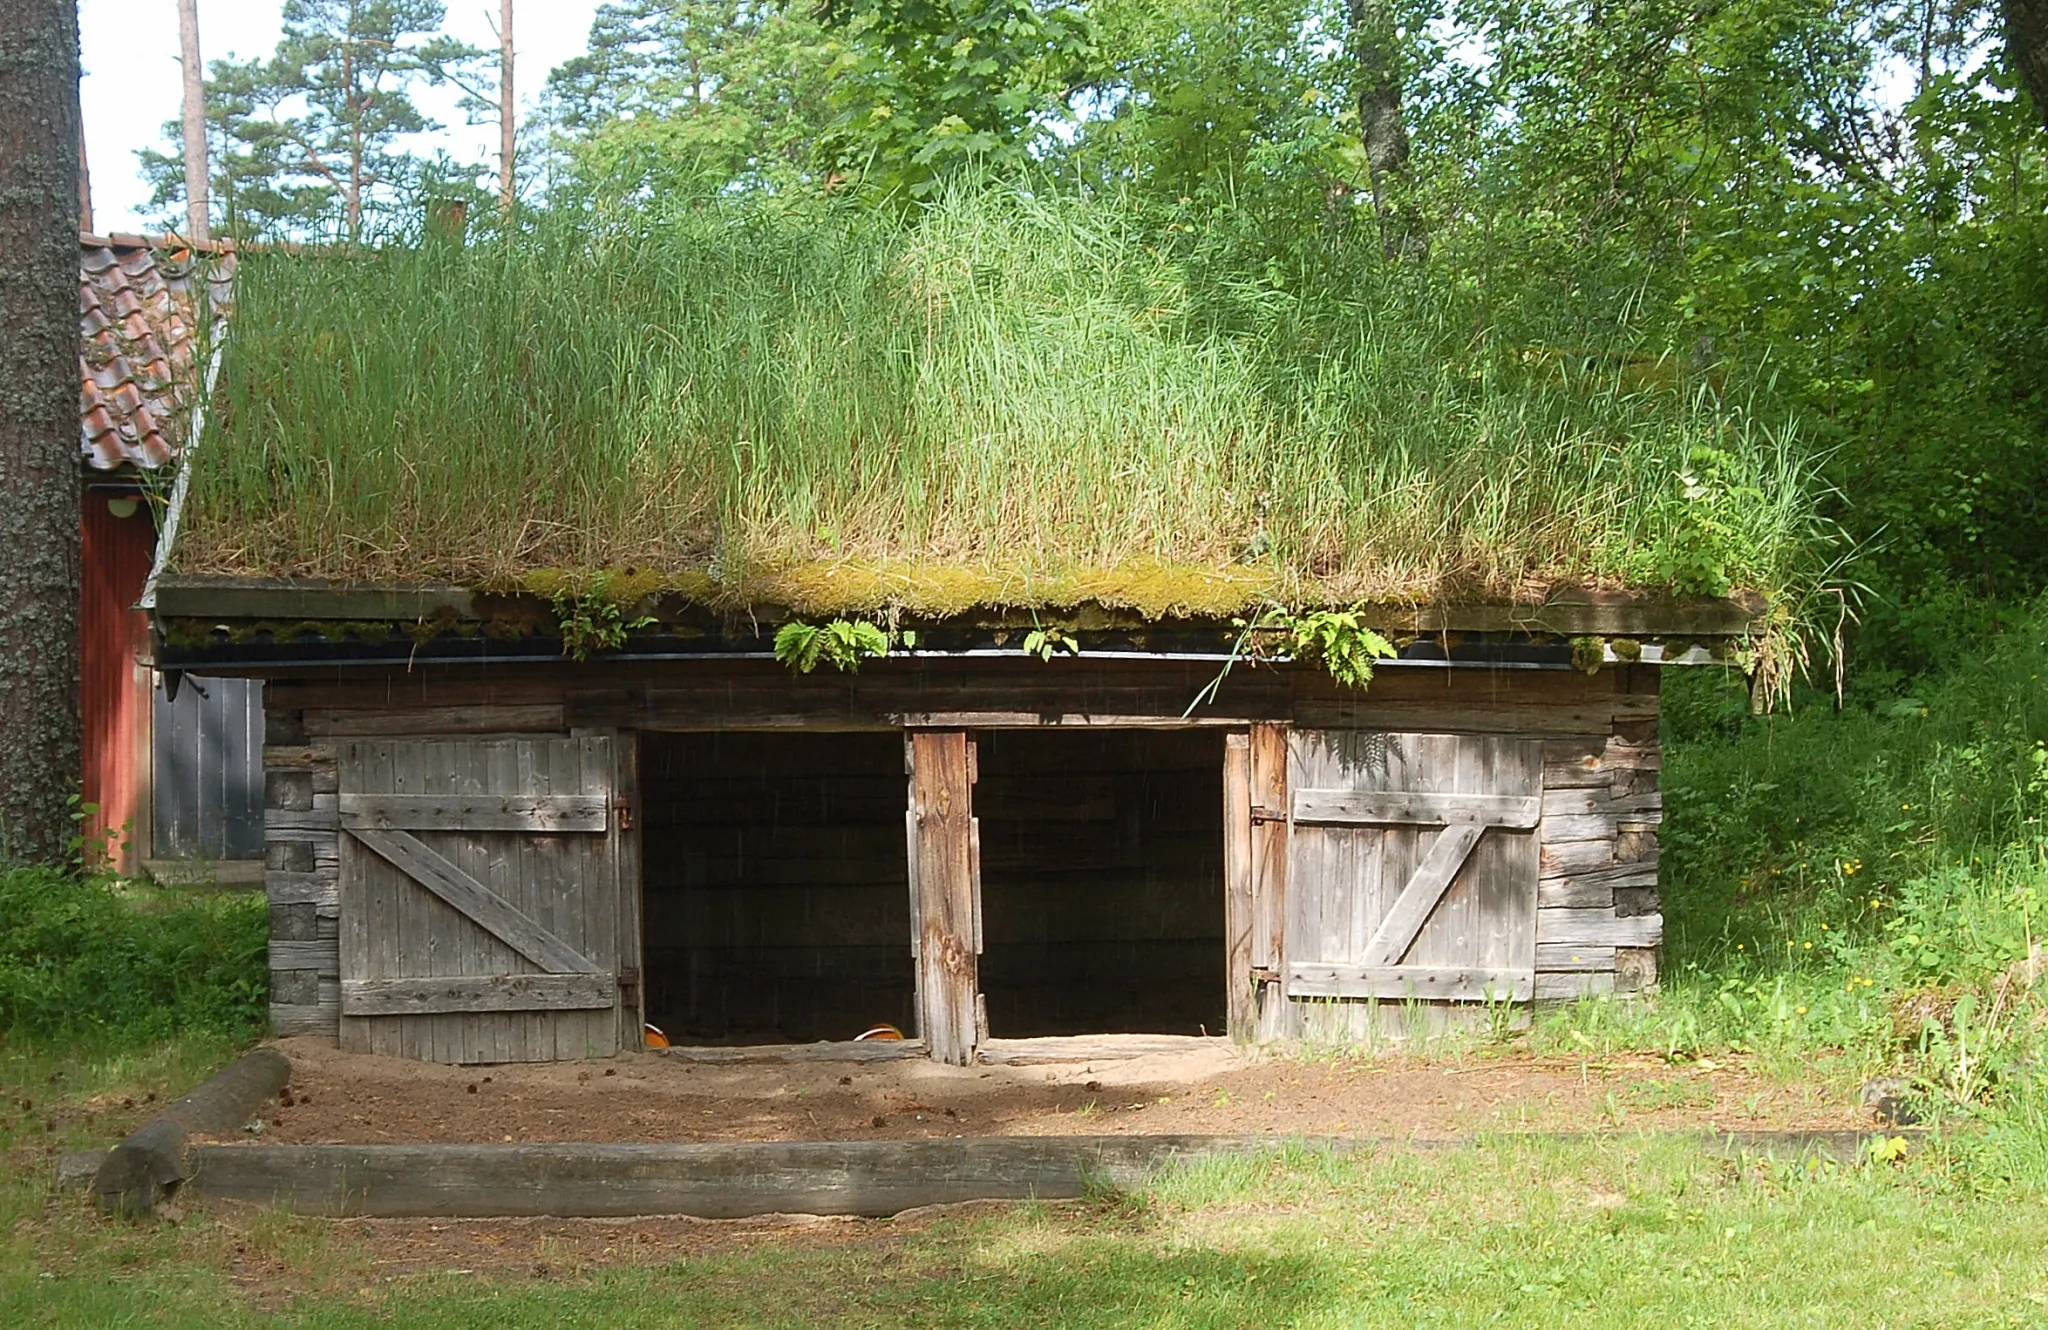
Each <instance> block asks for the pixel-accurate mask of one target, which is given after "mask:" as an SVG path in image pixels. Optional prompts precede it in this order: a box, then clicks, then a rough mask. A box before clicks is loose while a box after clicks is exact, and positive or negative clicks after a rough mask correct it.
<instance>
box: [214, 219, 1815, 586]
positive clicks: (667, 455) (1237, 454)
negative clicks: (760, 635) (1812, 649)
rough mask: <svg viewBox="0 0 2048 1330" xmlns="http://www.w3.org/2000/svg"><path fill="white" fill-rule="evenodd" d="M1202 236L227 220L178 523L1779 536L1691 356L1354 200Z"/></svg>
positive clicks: (1757, 480)
mask: <svg viewBox="0 0 2048 1330" xmlns="http://www.w3.org/2000/svg"><path fill="white" fill-rule="evenodd" d="M1206 243H1207V242H1206V241H1205V239H1204V238H1203V237H1201V236H1199V235H1193V234H1189V233H1183V232H1173V233H1163V234H1147V233H1146V231H1145V230H1144V229H1143V228H1142V227H1141V225H1140V224H1139V222H1138V221H1137V220H1136V219H1135V218H1134V217H1133V216H1132V215H1130V214H1129V213H1128V212H1127V211H1125V210H1123V209H1122V208H1120V207H1119V206H1118V205H1117V204H1115V203H1114V202H1112V201H1099V200H1098V201H1091V200H1083V199H1078V198H1074V197H1067V196H1050V197H1049V196H1042V195H1033V194H1031V193H1028V192H1024V191H1019V190H1016V189H1000V188H992V187H987V188H978V189H962V190H957V191H955V192H953V193H950V194H948V195H946V196H945V197H943V198H942V199H940V200H939V201H938V202H937V203H935V204H934V205H933V206H932V207H930V208H929V209H927V210H924V211H922V212H920V213H919V214H917V215H916V216H914V217H911V218H909V219H903V218H896V217H883V216H875V215H867V214H838V213H831V212H819V213H815V214H813V213H805V212H802V211H792V210H789V209H786V208H778V207H776V206H774V205H772V204H764V203H750V202H743V201H716V202H709V203H704V202H699V203H695V204H692V205H690V206H688V207H677V208H674V209H672V210H669V211H666V212H651V213H649V214H647V215H643V216H637V217H635V218H633V219H632V220H631V222H630V224H625V225H617V224H614V225H609V226H594V225H590V224H587V223H584V224H571V223H569V222H566V221H550V222H546V223H543V224H542V225H541V226H540V227H539V228H538V229H537V230H534V231H532V232H530V233H528V234H523V235H520V236H517V237H514V238H509V239H496V240H490V241H487V242H482V243H475V244H472V245H470V246H468V247H462V246H457V245H451V244H447V243H440V244H435V243H428V244H425V245H420V246H394V247H390V248H385V249H382V250H378V251H375V252H368V253H363V254H360V255H356V256H351V257H334V256H328V257H308V256H288V255H252V256H251V257H250V258H249V259H248V260H247V261H246V262H245V263H244V265H243V267H242V270H241V273H240V276H239V278H238V283H239V289H238V292H237V303H238V308H237V315H236V322H235V326H234V328H233V330H232V334H231V338H230V343H229V350H228V354H227V358H226V362H225V368H224V372H223V375H222V380H221V383H222V387H221V392H222V397H223V401H222V404H221V411H220V414H219V415H218V417H217V418H216V424H215V426H214V427H213V428H214V430H215V432H214V434H213V436H212V437H211V438H209V439H207V440H206V442H205V444H204V446H203V448H202V449H201V451H200V453H199V456H198V459H197V463H196V470H195V473H194V484H193V489H192V495H191V500H190V507H189V510H188V513H187V516H186V525H185V531H184V534H183V536H182V537H181V540H180V547H179V549H178V550H177V552H176V563H177V566H178V567H179V568H180V569H181V570H184V571H192V572H217V573H238V574H260V575H313V576H326V577H334V578H344V579H375V580H414V579H427V580H433V579H450V580H454V581H458V582H465V583H474V584H502V583H516V582H519V581H521V580H522V579H528V580H529V582H530V579H532V578H533V577H534V576H535V575H536V574H543V573H547V572H549V571H550V570H555V571H557V572H559V571H560V570H567V571H568V572H570V573H572V574H573V573H575V572H577V571H578V570H599V569H613V570H616V569H627V568H631V569H636V570H641V571H642V572H643V573H647V572H651V573H653V574H655V575H656V576H657V577H659V578H662V579H668V580H670V581H673V582H675V583H676V584H678V585H697V586H715V587H716V588H718V589H719V591H718V592H717V594H723V595H726V596H729V597H731V598H732V599H734V600H746V599H750V598H758V599H773V600H777V601H779V602H781V603H785V604H793V605H796V606H798V607H799V608H806V609H858V608H871V607H873V606H875V605H878V604H881V603H885V602H896V603H900V604H904V605H906V606H909V607H911V608H915V609H936V610H952V609H959V608H964V607H965V606H966V605H969V604H973V603H977V602H995V603H1008V604H1020V603H1061V602H1063V601H1065V602H1071V601H1074V600H1078V599H1083V598H1094V599H1100V600H1103V601H1106V602H1109V603H1122V604H1127V605H1136V606H1138V607H1140V608H1144V609H1148V610H1151V611H1157V612H1164V611H1167V610H1175V609H1177V610H1183V611H1185V610H1187V609H1190V608H1195V609H1206V610H1221V609H1227V608H1229V607H1230V605H1231V604H1234V603H1244V602H1247V601H1249V600H1250V599H1252V598H1253V597H1255V596H1257V595H1262V594H1272V595H1278V596H1280V597H1282V598H1284V599H1287V600H1289V601H1291V602H1294V603H1302V604H1307V603H1317V602H1338V601H1343V602H1349V601H1354V600H1358V599H1362V598H1375V599H1378V598H1390V599H1398V598H1411V597H1427V596H1436V595H1459V596H1487V597H1503V596H1516V597H1521V596H1527V595H1529V594H1531V593H1532V592H1534V591H1537V590H1540V589H1542V588H1544V587H1548V586H1553V585H1557V584H1563V583H1578V584H1610V585H1611V584H1626V585H1636V586H1655V585H1664V586H1677V587H1680V588H1681V589H1687V590H1707V591H1718V590H1722V589H1726V588H1730V587H1732V588H1747V589H1756V590H1762V591H1765V592H1775V591H1778V590H1781V589H1782V588H1784V587H1785V586H1786V585H1788V584H1789V582H1790V580H1791V579H1792V578H1793V577H1794V576H1795V575H1796V572H1797V569H1798V568H1799V567H1800V566H1801V561H1802V560H1803V559H1804V558H1805V550H1806V548H1807V545H1808V543H1809V538H1810V533H1811V530H1812V521H1813V519H1812V508H1811V504H1812V495H1811V486H1810V482H1809V481H1808V479H1807V475H1806V472H1805V470H1804V467H1803V464H1802V462H1801V460H1800V456H1799V453H1798V450H1797V448H1796V447H1795V445H1794V442H1793V440H1792V439H1791V438H1790V437H1789V434H1788V433H1787V432H1786V431H1785V430H1783V429H1779V428H1771V427H1767V426H1766V424H1764V423H1763V422H1762V421H1760V420H1759V419H1758V418H1756V417H1755V416H1754V415H1752V414H1751V413H1750V412H1748V411H1746V410H1745V409H1743V407H1742V406H1741V405H1740V404H1739V402H1731V401H1729V400H1727V398H1728V397H1729V396H1730V395H1729V394H1726V393H1725V392H1723V391H1721V390H1719V389H1717V387H1716V386H1715V385H1714V384H1712V383H1709V382H1707V381H1706V380H1705V379H1703V378H1702V379H1700V380H1699V381H1697V382H1693V381H1689V380H1688V379H1687V377H1686V376H1684V375H1681V374H1677V373H1675V372H1673V362H1671V361H1669V360H1659V359H1658V358H1657V357H1655V356H1654V355H1650V356H1645V355H1641V354H1636V352H1637V350H1638V348H1635V347H1633V346H1624V347H1623V348H1622V349H1623V350H1624V351H1626V352H1628V354H1623V355H1601V356H1590V357H1589V356H1584V355H1581V354H1579V353H1577V352H1573V353H1571V354H1564V353H1559V352H1555V351H1551V350H1546V349H1542V348H1531V347H1528V346H1519V347H1518V346H1515V345H1512V344H1511V343H1510V342H1508V341H1507V340H1506V339H1503V338H1499V337H1496V336H1492V335H1488V334H1486V333H1483V332H1477V333H1476V332H1475V327H1476V326H1478V325H1477V324H1476V322H1475V318H1474V312H1473V310H1472V309H1471V307H1470V306H1469V305H1468V304H1467V303H1465V301H1464V299H1463V297H1462V296H1461V295H1459V294H1458V293H1457V292H1456V291H1455V290H1450V289H1447V288H1444V287H1432V286H1430V285H1429V284H1427V283H1424V282H1420V281H1414V280H1399V281H1397V280H1392V279H1389V278H1387V277H1385V276H1383V275H1381V274H1379V272H1378V270H1377V268H1376V267H1375V266H1373V265H1372V264H1371V263H1369V262H1368V261H1367V259H1366V258H1365V257H1364V254H1365V247H1364V245H1363V242H1361V245H1360V255H1361V257H1359V258H1358V260H1357V261H1356V262H1353V261H1352V258H1351V256H1350V254H1349V253H1348V251H1346V250H1345V249H1344V248H1342V247H1341V246H1339V247H1337V248H1334V249H1332V250H1331V251H1329V252H1327V253H1323V254H1321V255H1319V256H1318V257H1316V258H1315V259H1314V260H1313V261H1308V260H1304V261H1301V262H1294V263H1280V262H1277V261H1268V262H1265V263H1264V264H1263V266H1261V265H1260V264H1258V263H1254V262H1251V261H1246V262H1244V263H1242V264H1240V265H1238V266H1237V267H1236V268H1233V267H1231V266H1230V264H1228V263H1222V262H1219V261H1218V255H1217V253H1216V252H1215V251H1214V250H1213V249H1204V248H1203V246H1204V245H1205V244H1206ZM1225 257H1228V256H1225ZM1219 272H1222V273H1226V274H1228V275H1227V276H1224V277H1218V276H1216V274H1217V273H1219ZM1610 349H1611V348H1610ZM707 575H708V577H709V579H711V580H710V581H709V582H706V581H705V579H706V577H707ZM1204 586H1206V587H1208V588H1210V591H1209V592H1208V593H1206V594H1207V595H1208V598H1207V599H1204V594H1205V593H1204V592H1203V591H1202V590H1201V588H1202V587H1204ZM1218 588H1220V590H1218Z"/></svg>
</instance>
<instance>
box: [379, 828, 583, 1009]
mask: <svg viewBox="0 0 2048 1330" xmlns="http://www.w3.org/2000/svg"><path fill="white" fill-rule="evenodd" d="M348 834H349V835H351V836H353V837H355V838H356V839H357V840H359V841H361V842H362V843H363V844H364V845H367V846H369V847H370V848H371V849H372V850H375V851H376V852H377V853H378V854H379V855H382V856H383V857H384V858H385V859H387V860H389V861H390V863H391V865H392V866H393V867H394V868H396V869H398V870H399V871H400V872H401V873H404V874H405V875H406V876H407V877H409V878H411V879H412V880H413V881H414V882H417V883H418V884H419V885H421V886H422V887H425V888H426V889H427V890H428V891H431V892H433V893H434V895H436V896H438V897H440V898H441V899H442V900H443V901H446V902H447V903H448V904H449V905H450V906H452V907H453V908H454V909H455V910H456V911H457V912H459V913H460V914H462V915H463V916H464V917H465V918H467V919H468V920H469V921H470V922H471V923H474V924H475V925H476V926H477V927H479V928H481V929H483V930H484V931H485V932H486V933H489V934H490V935H491V936H492V937H495V938H497V939H498V941H500V942H502V943H504V944H505V945H506V946H508V947H510V948H512V950H514V951H516V952H518V953H519V954H520V955H522V956H524V957H526V959H528V960H530V961H532V962H533V963H534V964H535V965H538V966H539V967H540V968H541V969H542V970H544V971H546V972H547V973H549V974H596V973H598V972H599V971H598V967H597V966H596V965H595V964H594V963H592V961H591V960H590V959H589V958H588V957H587V956H585V955H584V954H583V953H582V952H580V951H578V950H576V948H574V947H572V946H570V945H569V944H568V943H567V942H564V941H563V940H562V939H561V938H559V937H556V936H555V935H554V934H553V933H550V932H549V931H548V930H547V929H545V928H543V927H541V926H540V924H538V923H536V922H535V921H534V920H533V919H532V918H531V917H529V916H528V915H527V914H526V913H525V912H524V911H522V910H521V909H519V907H518V906H516V905H513V904H512V903H511V902H510V901H508V900H506V899H505V898H504V897H503V896H500V895H498V893H496V892H494V891H492V890H491V889H490V888H489V887H486V886H485V885H484V884H483V883H481V882H479V881H477V880H476V879H475V878H473V877H471V876H470V875H469V874H468V873H465V872H463V871H462V869H460V868H458V867H456V866H455V865H454V864H452V863H450V862H449V861H448V860H447V859H446V858H444V857H442V856H441V855H439V854H437V853H435V852H434V851H433V850H432V849H430V848H429V847H428V846H427V845H426V844H425V842H423V841H421V840H420V838H419V837H417V836H414V835H412V834H411V833H410V832H404V831H393V830H388V829H387V830H375V829H372V828H370V827H350V828H348Z"/></svg>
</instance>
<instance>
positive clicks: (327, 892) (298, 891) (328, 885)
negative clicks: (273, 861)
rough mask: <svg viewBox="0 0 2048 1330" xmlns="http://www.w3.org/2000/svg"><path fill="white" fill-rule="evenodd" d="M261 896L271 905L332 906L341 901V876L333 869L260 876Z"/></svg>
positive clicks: (271, 872)
mask: <svg viewBox="0 0 2048 1330" xmlns="http://www.w3.org/2000/svg"><path fill="white" fill-rule="evenodd" d="M263 894H264V895H265V896H266V897H267V898H268V899H269V901H270V903H271V904H272V905H333V904H335V903H336V902H337V901H339V900H340V898H341V875H340V874H339V873H337V872H335V871H334V870H333V869H331V868H330V869H323V870H316V871H314V872H311V873H286V872H280V871H279V870H277V869H274V868H273V869H271V870H270V871H268V872H266V873H265V874H264V875H263Z"/></svg>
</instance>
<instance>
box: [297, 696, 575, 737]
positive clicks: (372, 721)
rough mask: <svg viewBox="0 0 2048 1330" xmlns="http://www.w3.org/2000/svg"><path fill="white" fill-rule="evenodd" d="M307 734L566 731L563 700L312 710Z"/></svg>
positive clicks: (328, 735)
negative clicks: (489, 704)
mask: <svg viewBox="0 0 2048 1330" xmlns="http://www.w3.org/2000/svg"><path fill="white" fill-rule="evenodd" d="M305 723H306V733H307V734H308V735H309V736H311V737H313V738H349V737H373V736H379V735H389V736H393V737H404V736H409V735H420V734H546V733H557V732H560V731H563V730H565V729H567V725H566V724H565V723H564V721H563V718H562V707H561V704H560V703H536V704H529V705H524V706H480V707H472V706H454V707H415V708H403V707H401V708H394V709H390V710H380V711H368V710H365V711H331V710H327V709H324V708H309V709H308V710H307V711H306V712H305Z"/></svg>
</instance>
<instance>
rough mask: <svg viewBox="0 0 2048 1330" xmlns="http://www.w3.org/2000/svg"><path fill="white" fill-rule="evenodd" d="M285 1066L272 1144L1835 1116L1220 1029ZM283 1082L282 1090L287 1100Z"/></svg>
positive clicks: (1254, 1130) (1686, 1076)
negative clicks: (898, 1056) (1323, 1051)
mask: <svg viewBox="0 0 2048 1330" xmlns="http://www.w3.org/2000/svg"><path fill="white" fill-rule="evenodd" d="M278 1046H279V1047H280V1048H281V1049H282V1050H283V1051H284V1052H285V1053H286V1054H287V1055H288V1056H289V1057H290V1058H291V1060H292V1066H293V1074H292V1081H291V1084H290V1086H289V1087H287V1090H286V1092H285V1094H284V1095H282V1096H280V1098H279V1099H278V1100H277V1101H276V1102H274V1103H273V1104H272V1105H271V1107H270V1108H269V1110H268V1118H267V1121H266V1123H265V1126H264V1128H263V1130H262V1131H261V1132H260V1133H250V1134H247V1135H245V1136H243V1137H242V1138H241V1139H245V1140H261V1141H264V1142H268V1143H277V1144H315V1143H331V1144H372V1143H378V1142H425V1141H463V1142H503V1141H519V1142H529V1141H749V1140H753V1141H787V1140H890V1139H914V1138H920V1137H937V1136H968V1135H977V1136H979V1135H1024V1136H1046V1135H1114V1134H1120V1133H1133V1134H1138V1133H1153V1134H1165V1133H1177V1132H1186V1133H1213V1134H1244V1135H1252V1134H1266V1133H1272V1134H1276V1135H1294V1134H1303V1135H1320V1134H1331V1135H1357V1136H1379V1137H1389V1138H1395V1139H1406V1138H1414V1139H1427V1138H1432V1137H1444V1136H1451V1135H1457V1134H1461V1133H1467V1132H1476V1131H1504V1130H1514V1131H1520V1130H1530V1131H1535V1130H1552V1131H1566V1130H1572V1131H1582V1130H1590V1129H1599V1128H1615V1127H1626V1128H1663V1129H1677V1128H1689V1129H1724V1130H1748V1129H1760V1128H1846V1127H1857V1126H1864V1125H1867V1122H1866V1120H1865V1118H1864V1117H1863V1115H1862V1114H1861V1113H1860V1112H1859V1111H1858V1110H1857V1108H1856V1106H1855V1103H1854V1099H1853V1094H1852V1092H1851V1091H1848V1090H1845V1089H1844V1088H1842V1087H1839V1086H1831V1085H1823V1084H1818V1083H1799V1084H1786V1083H1783V1082H1778V1081H1772V1080H1769V1079H1766V1078H1765V1077H1763V1076H1761V1075H1759V1074H1758V1073H1757V1072H1756V1071H1755V1069H1754V1068H1753V1067H1750V1066H1748V1065H1746V1063H1744V1062H1743V1061H1741V1060H1738V1059H1725V1060H1720V1061H1718V1062H1712V1063H1702V1064H1698V1065H1689V1066H1674V1065H1671V1064H1669V1063H1666V1062H1664V1061H1662V1060H1661V1059H1656V1058H1650V1057H1628V1058H1610V1059H1601V1060H1593V1061H1588V1062H1579V1061H1573V1060H1565V1059H1544V1058H1535V1057H1530V1056H1526V1055H1507V1056H1498V1057H1496V1056H1488V1057H1484V1058H1470V1059H1465V1060H1448V1061H1446V1060H1431V1061H1427V1062H1425V1061H1411V1060H1402V1059H1386V1058H1382V1059H1379V1060H1376V1061H1371V1062H1365V1061H1352V1060H1344V1061H1338V1062H1317V1061H1308V1060H1305V1059H1302V1058H1298V1057H1293V1056H1287V1055H1263V1056H1262V1055H1258V1054H1255V1053H1252V1054H1248V1053H1243V1052H1240V1051H1238V1050H1235V1049H1233V1048H1231V1047H1229V1046H1227V1045H1226V1046H1213V1047H1208V1048H1202V1049H1198V1050H1193V1051H1190V1052H1186V1053H1179V1052H1176V1053H1171V1054H1153V1055H1149V1056H1144V1057H1137V1058H1128V1059H1104V1060H1101V1061H1097V1062H1091V1063H1069V1064H1061V1065H1054V1066H995V1067H988V1066H984V1067H945V1066H940V1065H937V1064H934V1063H931V1062H928V1061H925V1060H922V1059H909V1060H903V1061H891V1062H879V1063H862V1064H852V1063H843V1062H828V1063H808V1064H794V1065H786V1064H785V1065H778V1064H766V1065H763V1064H745V1065H704V1064H699V1063H694V1062H689V1061H685V1060H683V1059H680V1058H677V1057H674V1056H671V1055H668V1054H664V1053H652V1052H650V1053H633V1054H625V1055H621V1056H619V1057H616V1058H611V1059H605V1060H600V1061H593V1062H579V1063H546V1064H535V1065H517V1066H496V1067H446V1066H437V1065H434V1064H431V1063H421V1062H407V1061H403V1060H400V1059H396V1058H387V1057H377V1056H371V1055H366V1054H351V1053H343V1052H340V1051H339V1050H337V1049H335V1048H333V1047H332V1046H330V1045H328V1044H326V1043H325V1042H324V1041H321V1040H319V1039H313V1038H303V1039H287V1040H283V1041H280V1043H279V1045H278ZM287 1100H288V1101H289V1102H287Z"/></svg>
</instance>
